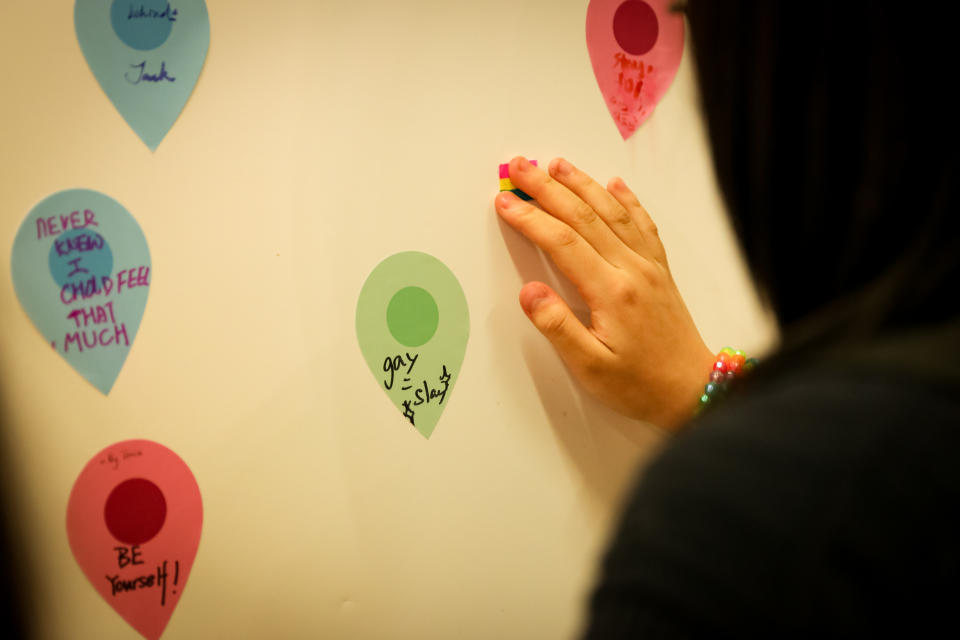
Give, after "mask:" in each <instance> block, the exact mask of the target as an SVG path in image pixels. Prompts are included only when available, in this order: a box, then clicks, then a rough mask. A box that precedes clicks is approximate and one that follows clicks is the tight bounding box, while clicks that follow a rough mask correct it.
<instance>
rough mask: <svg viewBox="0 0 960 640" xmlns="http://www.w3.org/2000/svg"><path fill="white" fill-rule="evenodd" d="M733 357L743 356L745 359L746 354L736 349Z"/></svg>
mask: <svg viewBox="0 0 960 640" xmlns="http://www.w3.org/2000/svg"><path fill="white" fill-rule="evenodd" d="M733 355H735V356H743V357H744V358H746V357H747V354H746V353H745V352H744V351H742V350H740V349H737V350H736V351H734V352H733Z"/></svg>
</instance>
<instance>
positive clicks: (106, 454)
mask: <svg viewBox="0 0 960 640" xmlns="http://www.w3.org/2000/svg"><path fill="white" fill-rule="evenodd" d="M202 525H203V504H202V501H201V499H200V489H199V487H197V481H196V480H195V479H194V477H193V473H191V472H190V468H189V467H187V465H186V463H184V461H183V460H181V459H180V457H179V456H177V454H175V453H174V452H173V451H171V450H170V449H167V448H166V447H164V446H163V445H160V444H157V443H156V442H150V441H149V440H127V441H125V442H118V443H117V444H115V445H112V446H109V447H107V448H106V449H104V450H103V451H101V452H100V453H98V454H97V455H95V456H94V457H93V459H91V460H90V462H88V463H87V466H86V467H84V469H83V471H81V472H80V476H79V477H78V478H77V481H76V483H75V484H74V485H73V491H72V492H71V493H70V501H69V503H68V504H67V537H68V538H69V540H70V549H71V550H72V551H73V557H74V558H76V560H77V564H79V565H80V568H81V569H82V570H83V572H84V573H85V574H86V576H87V578H88V579H89V580H90V582H91V584H93V587H94V588H95V589H96V590H97V591H98V592H99V593H100V595H101V596H103V599H104V600H106V601H107V602H108V603H109V604H110V606H111V607H113V608H114V610H115V611H116V612H117V613H119V614H120V616H121V617H122V618H123V619H124V620H126V621H127V622H128V623H129V624H130V625H131V626H133V628H134V629H136V630H137V631H139V632H140V633H141V634H142V635H143V636H144V637H145V638H147V639H148V640H156V639H157V638H159V637H160V635H161V634H162V633H163V630H164V629H165V628H166V626H167V623H168V622H169V621H170V616H171V615H172V614H173V610H174V609H175V608H176V606H177V603H179V602H180V597H181V596H182V595H183V590H184V587H185V586H186V584H187V578H189V577H190V569H191V568H192V567H193V560H194V557H195V556H196V555H197V547H198V546H199V544H200V529H201V527H202ZM81 635H83V634H81Z"/></svg>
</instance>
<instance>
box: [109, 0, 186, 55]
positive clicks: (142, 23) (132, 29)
mask: <svg viewBox="0 0 960 640" xmlns="http://www.w3.org/2000/svg"><path fill="white" fill-rule="evenodd" d="M174 11H176V10H175V9H173V8H172V7H171V6H170V3H169V2H167V1H166V0H136V1H134V0H113V6H111V7H110V23H111V24H112V25H113V30H114V32H116V34H117V36H118V37H119V38H120V39H121V40H123V43H124V44H125V45H127V46H128V47H132V48H134V49H138V50H140V51H150V50H151V49H156V48H157V47H159V46H160V45H162V44H163V43H164V42H166V41H167V38H169V37H170V32H171V31H173V23H174V22H175V21H176V18H177V17H176V15H175V14H174Z"/></svg>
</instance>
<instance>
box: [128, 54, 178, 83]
mask: <svg viewBox="0 0 960 640" xmlns="http://www.w3.org/2000/svg"><path fill="white" fill-rule="evenodd" d="M130 68H131V69H139V70H140V73H139V74H138V75H137V78H136V80H132V79H131V78H130V72H129V71H127V72H126V73H125V74H123V77H124V78H125V79H126V81H127V82H129V83H130V84H140V83H141V82H160V81H161V80H166V81H167V82H176V81H177V79H176V78H174V77H173V76H171V75H170V74H169V73H167V63H166V62H161V63H160V73H147V71H146V69H147V61H146V60H144V61H143V62H141V63H140V64H132V65H130Z"/></svg>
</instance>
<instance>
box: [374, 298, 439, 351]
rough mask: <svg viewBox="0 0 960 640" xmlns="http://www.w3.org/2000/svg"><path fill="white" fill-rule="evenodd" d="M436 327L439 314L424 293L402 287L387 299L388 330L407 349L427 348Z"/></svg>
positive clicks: (434, 302) (432, 301) (433, 302)
mask: <svg viewBox="0 0 960 640" xmlns="http://www.w3.org/2000/svg"><path fill="white" fill-rule="evenodd" d="M439 324H440V310H439V309H438V308H437V302H436V300H434V299H433V296H432V295H430V292H429V291H427V290H426V289H423V288H421V287H404V288H403V289H400V290H399V291H397V292H396V293H395V294H393V297H392V298H390V304H388V305H387V327H388V328H389V329H390V334H391V335H393V337H394V339H396V341H397V342H399V343H400V344H402V345H404V346H406V347H419V346H421V345H423V344H426V343H427V341H428V340H430V338H432V337H433V334H434V333H436V332H437V326H439Z"/></svg>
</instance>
